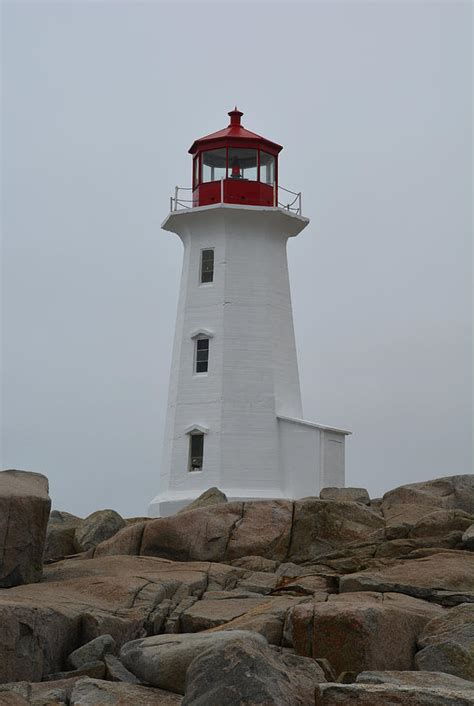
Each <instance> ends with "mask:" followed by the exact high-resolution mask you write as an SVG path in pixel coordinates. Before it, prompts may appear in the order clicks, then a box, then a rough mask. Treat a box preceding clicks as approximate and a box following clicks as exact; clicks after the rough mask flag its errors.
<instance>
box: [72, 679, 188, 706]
mask: <svg viewBox="0 0 474 706" xmlns="http://www.w3.org/2000/svg"><path fill="white" fill-rule="evenodd" d="M180 703H182V699H181V697H180V696H177V695H176V694H170V693H168V692H166V691H162V690H161V689H150V688H149V687H146V686H139V685H137V684H118V683H117V682H109V681H102V680H100V679H80V680H79V681H77V682H76V683H75V684H74V688H73V689H72V692H71V696H70V701H69V704H70V706H109V704H110V706H132V704H133V705H134V706H177V705H178V704H180Z"/></svg>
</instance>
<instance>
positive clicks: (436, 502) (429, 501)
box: [382, 475, 474, 539]
mask: <svg viewBox="0 0 474 706" xmlns="http://www.w3.org/2000/svg"><path fill="white" fill-rule="evenodd" d="M436 510H463V511H464V512H467V513H468V514H470V515H473V514H474V476H472V475H463V476H449V477H447V478H438V479H436V480H431V481H426V482H424V483H411V484H410V485H402V486H400V487H399V488H395V489H394V490H391V491H389V492H388V493H385V495H384V496H383V498H382V511H383V514H384V516H385V520H386V522H387V527H388V528H390V527H394V528H395V527H408V528H409V527H410V526H413V525H416V523H417V522H418V521H419V520H421V519H422V518H423V517H425V516H426V515H429V514H430V513H432V512H435V511H436ZM402 536H403V535H402ZM390 538H391V539H396V538H397V537H395V536H391V537H390Z"/></svg>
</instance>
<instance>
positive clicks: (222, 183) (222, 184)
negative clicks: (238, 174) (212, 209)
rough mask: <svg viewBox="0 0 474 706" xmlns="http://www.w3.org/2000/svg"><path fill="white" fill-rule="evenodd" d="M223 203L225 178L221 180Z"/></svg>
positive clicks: (222, 199) (222, 200) (222, 201)
mask: <svg viewBox="0 0 474 706" xmlns="http://www.w3.org/2000/svg"><path fill="white" fill-rule="evenodd" d="M221 203H224V177H222V178H221Z"/></svg>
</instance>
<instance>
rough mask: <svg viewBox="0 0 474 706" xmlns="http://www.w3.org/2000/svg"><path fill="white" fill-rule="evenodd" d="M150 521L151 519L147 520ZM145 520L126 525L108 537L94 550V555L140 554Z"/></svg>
mask: <svg viewBox="0 0 474 706" xmlns="http://www.w3.org/2000/svg"><path fill="white" fill-rule="evenodd" d="M149 522H152V520H149ZM145 524H146V523H145V522H135V523H133V524H131V525H127V526H126V527H124V528H123V529H121V530H119V531H118V532H117V534H114V535H113V537H111V538H110V539H106V540H105V541H104V542H101V543H100V544H99V545H98V546H97V547H96V548H95V549H94V550H93V555H94V557H98V556H109V555H111V554H112V555H129V556H138V555H140V554H141V545H142V538H143V532H144V530H145Z"/></svg>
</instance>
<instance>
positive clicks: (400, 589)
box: [339, 550, 474, 605]
mask: <svg viewBox="0 0 474 706" xmlns="http://www.w3.org/2000/svg"><path fill="white" fill-rule="evenodd" d="M473 587H474V555H472V554H471V553H469V552H464V551H455V550H452V551H441V552H435V553H430V552H429V550H427V552H426V556H423V555H422V556H420V557H419V558H415V559H407V560H405V561H401V562H397V563H395V564H394V565H393V566H388V567H385V568H382V569H380V570H379V571H373V570H370V569H369V570H367V571H361V572H358V573H354V574H350V575H348V576H342V577H341V579H340V583H339V590H340V591H341V592H342V593H344V592H347V591H381V592H383V593H385V592H397V593H406V594H407V595H410V596H415V597H416V598H424V599H427V600H430V601H435V602H437V603H440V604H441V605H457V604H458V603H464V602H470V601H473V600H474V591H473Z"/></svg>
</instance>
